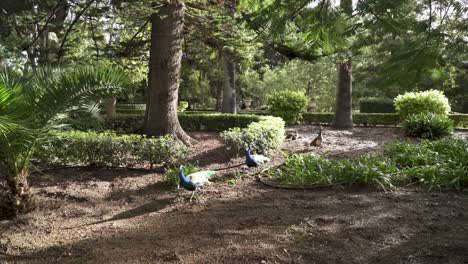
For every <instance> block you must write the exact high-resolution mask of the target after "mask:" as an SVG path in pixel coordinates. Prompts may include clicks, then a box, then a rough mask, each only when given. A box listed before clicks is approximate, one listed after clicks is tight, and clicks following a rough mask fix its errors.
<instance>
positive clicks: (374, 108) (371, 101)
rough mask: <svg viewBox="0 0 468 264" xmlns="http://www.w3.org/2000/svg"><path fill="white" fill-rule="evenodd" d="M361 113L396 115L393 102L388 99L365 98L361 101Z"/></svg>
mask: <svg viewBox="0 0 468 264" xmlns="http://www.w3.org/2000/svg"><path fill="white" fill-rule="evenodd" d="M359 110H360V112H361V113H394V112H395V106H394V104H393V101H392V100H391V99H388V98H374V97H365V98H361V99H359Z"/></svg>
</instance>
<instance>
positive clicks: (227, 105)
mask: <svg viewBox="0 0 468 264" xmlns="http://www.w3.org/2000/svg"><path fill="white" fill-rule="evenodd" d="M224 6H225V8H226V9H227V10H228V14H229V15H230V16H231V17H232V18H234V16H235V14H236V6H237V0H227V1H225V2H224ZM231 23H232V22H229V23H228V24H227V25H226V30H232V27H233V25H232V24H231ZM221 56H222V63H223V69H224V79H223V87H224V88H223V113H232V114H236V113H237V99H236V64H235V62H234V58H233V56H232V54H230V53H229V52H228V51H227V50H226V49H222V52H221Z"/></svg>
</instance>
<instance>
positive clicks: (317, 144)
mask: <svg viewBox="0 0 468 264" xmlns="http://www.w3.org/2000/svg"><path fill="white" fill-rule="evenodd" d="M310 146H311V147H312V146H313V147H320V146H322V126H320V131H319V133H318V135H317V137H316V138H314V140H312V142H310Z"/></svg>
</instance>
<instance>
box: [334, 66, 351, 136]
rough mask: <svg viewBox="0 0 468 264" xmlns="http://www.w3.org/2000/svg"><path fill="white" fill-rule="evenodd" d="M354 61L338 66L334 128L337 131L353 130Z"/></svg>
mask: <svg viewBox="0 0 468 264" xmlns="http://www.w3.org/2000/svg"><path fill="white" fill-rule="evenodd" d="M352 87H353V85H352V61H351V58H350V59H349V60H348V62H346V63H342V64H339V65H338V84H337V89H336V111H335V118H334V120H333V124H332V126H333V127H334V128H337V129H352V128H353V109H352Z"/></svg>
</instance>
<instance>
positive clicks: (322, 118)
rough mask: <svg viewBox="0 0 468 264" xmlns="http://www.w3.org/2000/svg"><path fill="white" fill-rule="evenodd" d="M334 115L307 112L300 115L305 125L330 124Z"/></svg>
mask: <svg viewBox="0 0 468 264" xmlns="http://www.w3.org/2000/svg"><path fill="white" fill-rule="evenodd" d="M334 116H335V114H334V113H319V112H313V113H312V112H307V113H304V114H303V115H302V118H303V122H304V123H305V124H331V123H332V122H333V117H334Z"/></svg>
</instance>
